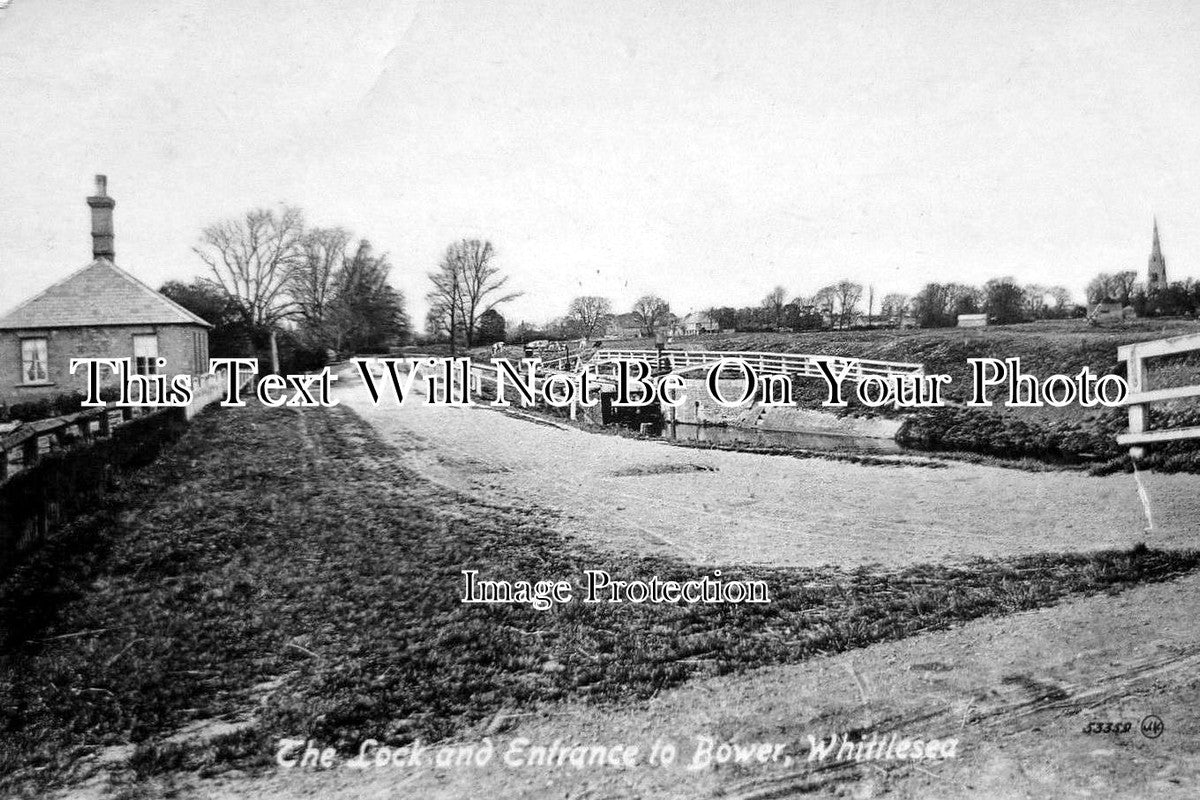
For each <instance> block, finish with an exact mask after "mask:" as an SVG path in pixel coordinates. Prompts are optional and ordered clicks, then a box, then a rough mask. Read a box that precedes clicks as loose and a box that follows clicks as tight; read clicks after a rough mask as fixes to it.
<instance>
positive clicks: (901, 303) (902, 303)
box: [879, 292, 909, 325]
mask: <svg viewBox="0 0 1200 800" xmlns="http://www.w3.org/2000/svg"><path fill="white" fill-rule="evenodd" d="M908 309H909V299H908V295H906V294H900V293H899V292H890V293H888V294H885V295H884V296H883V300H882V301H880V304H879V313H880V314H882V315H883V318H884V319H886V320H887V321H888V322H894V323H896V324H897V325H900V324H901V323H903V322H904V315H905V314H907V313H908Z"/></svg>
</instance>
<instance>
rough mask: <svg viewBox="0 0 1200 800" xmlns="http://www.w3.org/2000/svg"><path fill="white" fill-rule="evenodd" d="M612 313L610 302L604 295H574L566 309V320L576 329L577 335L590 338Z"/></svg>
mask: <svg viewBox="0 0 1200 800" xmlns="http://www.w3.org/2000/svg"><path fill="white" fill-rule="evenodd" d="M610 314H612V303H610V302H609V301H608V299H607V298H605V297H595V296H593V295H585V296H583V297H576V298H575V299H574V300H572V301H571V305H570V307H569V308H568V309H567V320H568V321H569V322H570V323H571V324H572V325H573V326H574V327H575V328H576V330H578V332H579V335H580V336H582V337H584V338H585V339H591V338H592V336H593V335H594V334H595V333H596V329H597V328H599V327H600V326H601V325H602V324H604V320H605V318H607V317H608V316H609V315H610Z"/></svg>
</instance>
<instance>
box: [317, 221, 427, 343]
mask: <svg viewBox="0 0 1200 800" xmlns="http://www.w3.org/2000/svg"><path fill="white" fill-rule="evenodd" d="M391 268H392V267H391V264H390V263H389V262H388V258H387V255H386V254H383V255H376V254H375V252H374V250H373V248H372V247H371V243H370V242H369V241H367V240H366V239H363V240H361V241H360V242H359V243H358V247H357V248H356V249H355V251H354V255H353V256H351V257H350V258H347V259H345V260H344V262H343V264H342V266H341V268H340V269H338V270H337V272H335V273H334V275H333V279H332V292H331V294H332V297H331V299H330V301H329V303H328V307H327V309H326V314H325V323H324V326H325V328H326V330H327V331H328V335H329V340H328V343H327V344H328V346H329V347H331V348H332V349H333V350H335V351H337V352H339V353H354V352H372V351H374V352H379V351H382V350H385V349H387V348H388V347H390V346H391V345H392V344H395V343H399V342H403V341H405V340H407V338H408V336H409V334H410V332H411V331H410V327H411V326H410V324H409V320H408V314H407V313H406V312H405V310H404V295H403V294H401V293H400V292H398V291H397V290H395V289H393V288H392V286H391V285H390V284H389V283H388V277H389V273H390V272H391Z"/></svg>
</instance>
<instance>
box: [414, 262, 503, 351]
mask: <svg viewBox="0 0 1200 800" xmlns="http://www.w3.org/2000/svg"><path fill="white" fill-rule="evenodd" d="M495 256H496V251H495V249H494V248H493V247H492V243H491V242H488V241H480V240H478V239H460V240H459V241H457V242H455V243H454V244H452V245H450V246H449V247H447V248H446V253H445V255H444V256H442V261H441V263H440V264H439V265H438V269H437V271H436V272H432V273H430V275H429V279H430V280H431V281H432V282H433V287H434V288H433V291H432V292H430V294H429V301H430V306H431V307H434V306H436V307H438V308H440V309H441V310H442V313H443V314H445V315H446V316H447V317H448V319H447V322H448V324H447V325H446V327H447V328H448V329H449V332H450V346H451V350H453V348H454V345H455V341H456V338H457V336H458V335H459V334H460V333H461V335H462V337H463V340H464V341H465V342H466V344H467V347H471V346H472V345H473V344H474V343H475V332H476V330H477V328H478V325H479V317H480V316H481V315H482V314H483V313H484V312H486V311H488V310H490V309H493V308H495V307H496V306H498V305H500V304H501V303H507V302H508V301H510V300H514V299H516V298H517V297H520V296H521V293H520V292H509V293H508V294H501V292H502V290H503V289H504V287H505V285H506V284H507V283H508V276H502V275H501V274H500V268H499V267H497V266H496V265H495V263H494V259H495Z"/></svg>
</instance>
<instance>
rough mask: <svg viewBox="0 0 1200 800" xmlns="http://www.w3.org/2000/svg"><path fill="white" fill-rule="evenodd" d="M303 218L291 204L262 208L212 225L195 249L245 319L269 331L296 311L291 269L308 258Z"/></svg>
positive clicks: (201, 235)
mask: <svg viewBox="0 0 1200 800" xmlns="http://www.w3.org/2000/svg"><path fill="white" fill-rule="evenodd" d="M303 240H304V215H303V214H302V213H301V211H300V209H298V208H295V207H293V206H283V207H282V208H280V209H279V211H275V210H274V209H264V208H259V209H255V210H253V211H248V212H246V214H245V215H244V216H242V217H239V218H236V219H229V220H225V221H224V222H219V223H217V224H215V225H210V226H208V227H207V228H205V229H204V230H203V232H201V234H200V245H199V246H198V247H194V248H192V249H193V250H194V251H195V253H196V255H198V256H200V259H201V260H202V261H203V262H204V263H205V264H206V265H207V266H208V268H209V270H210V271H211V272H212V274H213V277H214V278H215V279H216V281H217V283H219V284H220V285H221V288H222V289H224V290H225V293H226V294H227V295H229V297H230V298H231V299H233V300H234V301H235V302H236V303H237V304H238V307H239V309H240V310H241V313H242V316H243V318H244V319H245V321H246V322H247V323H248V324H250V325H253V326H255V327H259V328H270V327H273V326H274V325H275V324H277V323H278V322H279V321H280V320H281V319H283V318H285V317H287V316H290V315H291V314H292V313H293V312H294V311H295V305H294V304H293V303H292V302H291V300H290V298H289V296H288V285H289V282H290V281H291V279H292V271H293V269H295V267H296V266H297V265H298V264H300V263H301V262H302V261H303V258H304V245H303Z"/></svg>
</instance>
